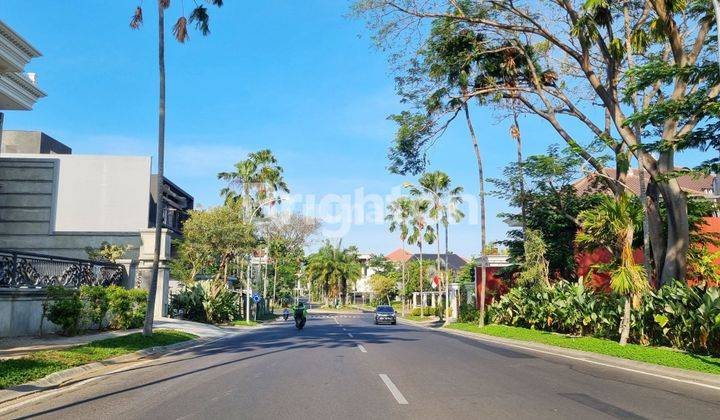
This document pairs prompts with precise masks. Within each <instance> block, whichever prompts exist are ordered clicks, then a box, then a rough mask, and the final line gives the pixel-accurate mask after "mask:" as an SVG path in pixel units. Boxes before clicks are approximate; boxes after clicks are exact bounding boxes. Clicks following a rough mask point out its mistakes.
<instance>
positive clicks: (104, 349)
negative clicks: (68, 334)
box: [0, 318, 196, 389]
mask: <svg viewBox="0 0 720 420" xmlns="http://www.w3.org/2000/svg"><path fill="white" fill-rule="evenodd" d="M141 321H142V318H141ZM141 325H142V322H141ZM195 337H196V336H195V335H193V334H189V333H185V332H180V331H171V330H157V331H155V332H154V333H153V334H152V335H151V336H149V337H147V336H144V335H142V334H141V333H134V334H129V335H125V336H122V337H115V338H108V339H106V340H99V341H93V342H91V343H88V344H83V345H80V346H76V347H71V348H68V349H64V350H48V351H40V352H36V353H32V354H30V355H28V356H25V357H22V358H18V359H6V360H0V389H2V388H8V387H12V386H15V385H19V384H23V383H26V382H31V381H34V380H37V379H40V378H43V377H45V376H47V375H49V374H51V373H54V372H59V371H61V370H65V369H69V368H72V367H76V366H81V365H86V364H88V363H92V362H97V361H101V360H106V359H110V358H113V357H117V356H122V355H124V354H128V353H132V352H135V351H138V350H142V349H146V348H149V347H156V346H167V345H170V344H175V343H179V342H182V341H187V340H191V339H193V338H195Z"/></svg>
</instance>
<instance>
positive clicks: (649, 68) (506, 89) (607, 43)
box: [355, 0, 720, 284]
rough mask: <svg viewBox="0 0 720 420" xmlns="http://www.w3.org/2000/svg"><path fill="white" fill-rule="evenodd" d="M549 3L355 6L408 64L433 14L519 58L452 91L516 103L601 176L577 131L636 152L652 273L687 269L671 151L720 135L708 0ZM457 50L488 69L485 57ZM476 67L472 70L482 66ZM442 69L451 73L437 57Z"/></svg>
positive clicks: (376, 2)
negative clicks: (508, 70)
mask: <svg viewBox="0 0 720 420" xmlns="http://www.w3.org/2000/svg"><path fill="white" fill-rule="evenodd" d="M551 4H552V6H553V7H552V8H546V9H541V10H537V9H536V8H535V4H534V3H530V2H526V3H517V2H514V1H512V0H493V1H489V2H473V1H469V0H464V1H463V0H461V1H456V0H448V1H447V2H416V1H413V0H361V1H358V2H357V3H356V8H355V10H356V11H357V12H358V13H359V14H362V15H364V16H366V17H367V18H368V20H369V23H370V25H371V26H372V27H373V28H375V29H376V31H377V32H376V34H377V36H376V41H377V42H378V44H379V45H380V46H381V47H383V48H389V49H393V48H395V51H398V52H400V54H391V56H392V57H397V56H401V57H407V56H406V55H405V56H404V55H403V54H402V51H408V50H410V51H411V56H410V57H409V58H407V60H406V61H407V63H409V64H408V65H407V66H406V67H409V68H411V69H413V68H414V67H415V63H416V62H418V61H419V60H418V58H417V54H416V53H415V52H414V51H412V49H409V48H407V46H408V45H414V44H419V45H421V46H424V44H425V42H424V41H425V39H424V38H420V39H417V37H424V36H425V34H426V32H424V31H416V30H415V28H418V27H428V26H429V27H433V26H438V25H445V26H446V27H449V28H450V30H449V32H450V33H451V34H454V36H453V37H450V38H449V39H451V40H456V41H457V42H454V43H449V44H448V45H451V46H457V45H462V44H461V41H464V42H465V43H472V44H473V45H472V46H471V47H468V48H463V51H468V50H471V49H472V48H476V49H477V48H481V52H482V53H487V52H494V53H506V54H507V55H509V56H510V58H512V59H513V60H514V61H515V62H516V63H518V62H519V63H520V66H516V67H520V68H521V69H522V75H523V77H515V78H512V79H506V78H500V77H495V76H496V74H495V73H490V76H492V77H490V78H489V79H488V78H480V79H478V78H470V79H469V81H470V86H471V87H472V89H471V90H469V91H468V92H466V94H465V95H461V96H458V95H455V96H456V97H457V99H458V100H459V101H467V100H469V99H470V98H479V99H480V100H487V99H488V95H492V98H498V99H501V100H504V101H511V102H513V103H518V104H520V105H521V106H522V108H521V112H523V113H527V114H530V115H533V116H537V117H540V118H541V119H543V120H544V121H546V122H547V123H548V124H549V125H550V126H551V127H552V128H553V129H554V130H555V132H556V133H557V134H558V136H560V138H562V139H563V140H564V141H565V142H567V143H568V145H569V146H570V147H571V148H572V149H573V151H574V152H575V153H577V154H578V155H579V156H581V157H582V158H583V160H584V161H585V163H586V164H587V165H589V166H591V167H592V168H593V169H594V170H595V171H596V172H597V173H598V175H600V176H602V174H603V166H602V165H601V164H600V162H599V161H598V160H597V158H596V156H593V155H592V154H591V153H589V152H588V151H587V149H586V148H585V147H584V146H583V145H581V143H580V141H578V139H582V138H590V137H595V138H596V139H597V140H598V141H599V142H601V143H604V144H606V145H607V148H608V149H609V150H611V151H612V152H613V153H614V155H615V156H616V161H617V165H619V167H621V169H624V171H620V172H619V173H622V172H626V168H627V167H629V164H630V157H631V156H633V157H635V158H636V159H637V160H638V161H639V162H640V164H641V166H642V167H643V168H644V169H645V170H646V171H647V173H648V174H649V176H650V181H651V183H650V185H649V189H648V194H647V197H648V199H647V202H648V203H647V204H648V205H647V206H646V207H647V218H648V225H649V227H648V230H649V231H650V232H649V233H650V235H649V236H650V243H651V246H652V248H653V257H654V259H655V263H656V266H657V268H658V271H659V278H660V282H661V284H664V283H668V282H670V281H671V280H672V279H684V277H685V268H686V256H687V249H688V246H689V242H690V237H689V226H688V213H687V200H686V197H685V193H684V192H683V191H682V189H681V188H680V185H679V183H678V179H677V176H678V173H677V171H676V163H675V156H676V154H677V153H678V152H680V151H682V150H684V149H687V148H692V147H700V148H705V147H715V143H713V140H714V139H717V137H718V136H717V135H714V131H713V130H716V129H717V128H718V125H717V119H718V118H717V116H718V115H717V96H718V94H720V84H719V83H718V72H717V69H716V68H712V67H714V66H715V65H716V63H715V60H714V51H715V50H716V49H717V40H716V39H715V38H714V37H713V36H711V35H712V28H713V25H714V19H713V11H712V8H711V3H710V2H707V1H689V2H686V1H680V0H670V1H667V0H648V1H647V2H631V1H623V2H608V1H588V0H571V1H558V2H552V3H551ZM683 28H694V30H684V29H683ZM408 36H409V39H408ZM428 38H429V37H428ZM629 47H632V51H631V53H628V52H629V49H630V48H629ZM471 57H472V58H475V56H471ZM518 60H519V61H518ZM465 62H466V63H475V62H477V63H479V64H482V66H481V70H483V71H484V70H492V66H491V64H492V61H488V60H466V61H465ZM505 62H507V60H505ZM468 65H470V64H468ZM711 68H712V70H711ZM483 71H478V72H477V74H479V75H482V74H487V73H488V72H483ZM439 73H441V74H442V73H447V74H452V73H451V72H448V71H445V70H444V69H439ZM414 74H417V73H414ZM628 75H632V76H633V77H626V76H628ZM417 79H421V80H427V78H423V77H418V78H417ZM634 93H639V95H638V96H639V100H638V101H637V103H636V104H635V107H634V108H633V107H630V106H629V104H630V103H632V99H631V98H630V97H627V96H626V95H625V94H630V95H631V96H632V95H633V94H634ZM418 96H421V95H418ZM425 97H427V95H426V96H425ZM440 127H442V126H440ZM639 128H644V129H642V130H639ZM424 130H425V131H433V130H431V129H427V128H425V129H424ZM440 131H442V130H440ZM640 132H642V133H641V134H642V138H641V136H640V135H639V133H640ZM706 134H707V135H706ZM405 137H407V138H410V137H408V136H405ZM407 143H408V144H404V145H403V150H408V151H413V150H420V151H422V145H418V144H417V143H415V144H413V142H412V141H409V142H407ZM426 144H431V141H430V142H427V143H426ZM619 157H622V159H617V158H619ZM421 162H422V161H421ZM610 181H612V180H608V183H607V186H608V188H609V189H611V190H612V191H613V192H614V193H615V195H616V196H618V195H619V194H621V193H622V192H623V190H624V188H623V186H622V184H620V183H619V182H614V183H613V182H610ZM616 181H622V180H621V179H618V180H616ZM653 189H654V191H652V190H653ZM661 199H662V202H663V203H664V205H665V206H666V208H667V210H668V212H667V215H668V216H667V218H666V220H665V221H664V223H663V220H662V219H661V218H660V217H659V211H660V203H661V201H660V200H661Z"/></svg>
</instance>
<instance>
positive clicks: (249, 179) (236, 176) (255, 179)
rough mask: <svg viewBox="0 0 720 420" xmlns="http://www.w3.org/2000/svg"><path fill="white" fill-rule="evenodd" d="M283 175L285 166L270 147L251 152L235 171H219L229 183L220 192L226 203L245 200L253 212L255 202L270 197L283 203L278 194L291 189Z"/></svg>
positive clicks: (247, 206) (244, 202) (245, 207)
mask: <svg viewBox="0 0 720 420" xmlns="http://www.w3.org/2000/svg"><path fill="white" fill-rule="evenodd" d="M282 174H283V169H282V167H281V166H279V165H278V163H277V159H276V158H275V156H274V155H273V154H272V152H271V151H270V150H269V149H263V150H259V151H257V152H253V153H250V154H249V155H248V158H247V159H245V160H242V161H240V162H238V163H236V164H235V170H234V171H233V172H220V173H219V174H218V179H222V180H224V181H227V182H228V185H227V186H226V187H225V188H223V189H222V190H220V195H222V196H223V197H225V203H226V204H227V203H230V202H237V201H242V202H243V208H244V209H245V211H246V212H247V213H249V212H250V211H251V209H252V207H253V203H255V204H256V205H259V204H261V202H262V201H268V200H271V203H270V204H276V203H279V202H280V197H279V196H278V193H279V192H285V193H287V192H290V190H289V189H288V186H287V183H286V182H285V179H284V178H283V175H282ZM238 190H239V191H238ZM246 216H247V214H246Z"/></svg>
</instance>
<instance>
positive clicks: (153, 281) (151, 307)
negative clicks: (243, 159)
mask: <svg viewBox="0 0 720 420" xmlns="http://www.w3.org/2000/svg"><path fill="white" fill-rule="evenodd" d="M162 3H163V2H162V1H160V0H158V69H159V72H160V101H159V108H158V161H157V186H156V188H157V197H156V199H157V202H156V203H155V250H154V253H153V265H152V276H151V277H150V287H149V290H148V300H147V312H146V313H145V323H144V325H143V335H144V336H150V335H152V327H153V321H154V318H155V295H156V294H157V283H158V274H159V271H160V246H161V241H160V240H161V235H162V225H163V177H164V174H165V172H164V165H165V9H164V8H163V5H162Z"/></svg>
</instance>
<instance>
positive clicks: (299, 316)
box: [294, 309, 307, 330]
mask: <svg viewBox="0 0 720 420" xmlns="http://www.w3.org/2000/svg"><path fill="white" fill-rule="evenodd" d="M294 315H295V328H297V329H298V330H302V329H303V327H304V326H305V321H307V319H306V318H305V314H304V311H303V310H302V309H298V310H296V311H295V314H294Z"/></svg>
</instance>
